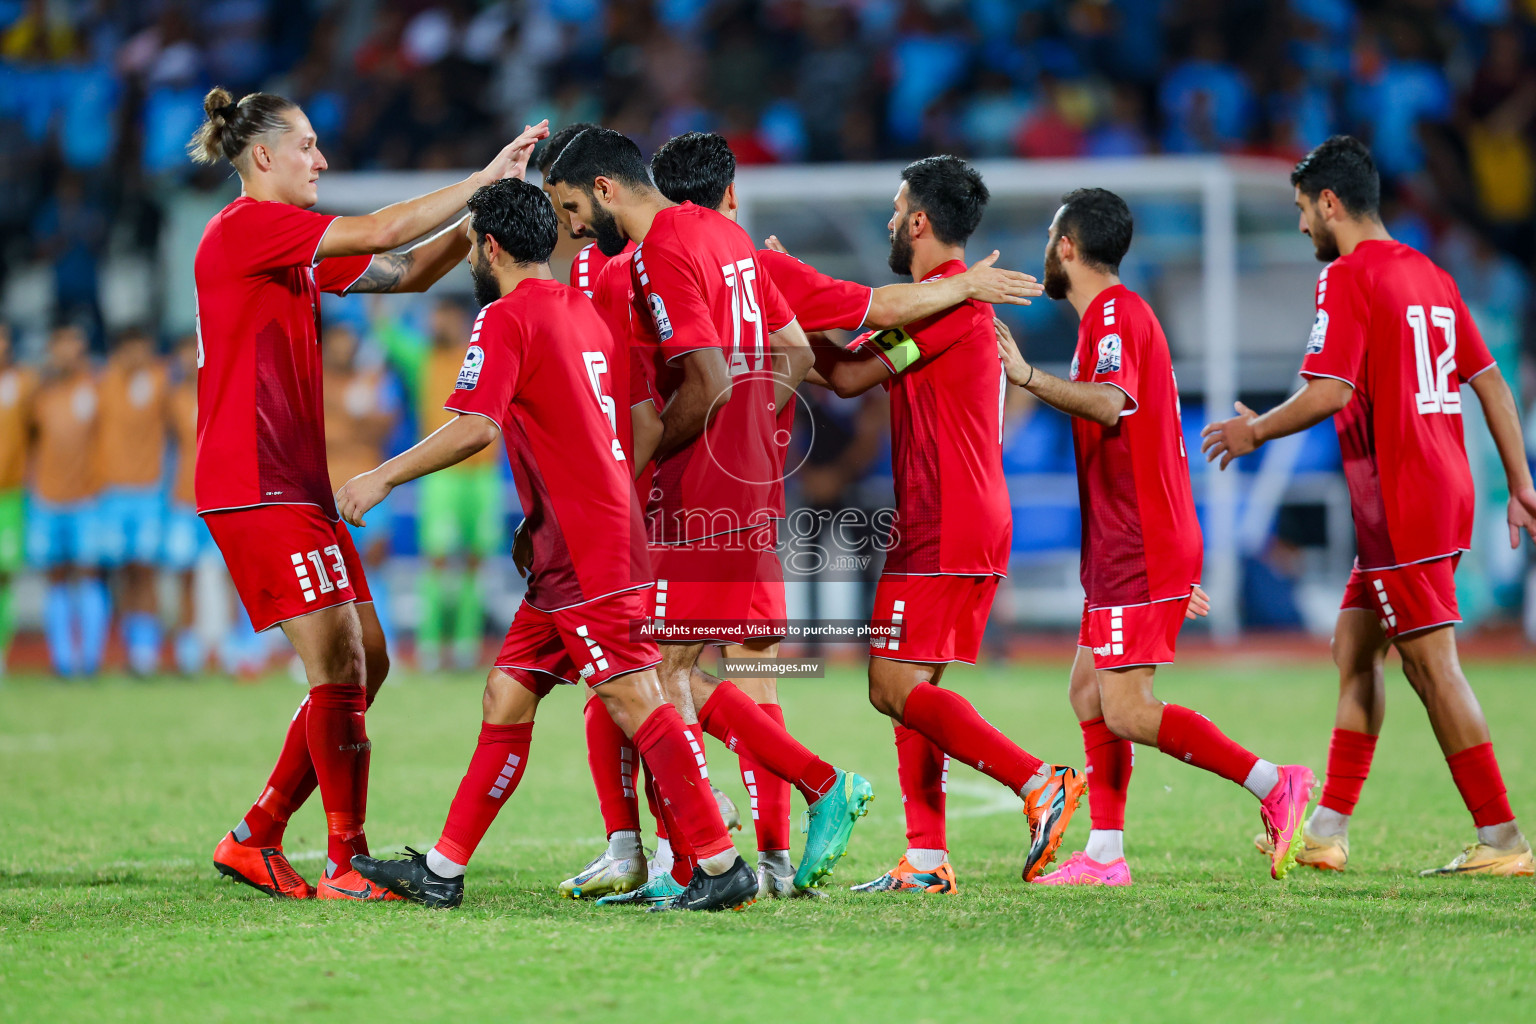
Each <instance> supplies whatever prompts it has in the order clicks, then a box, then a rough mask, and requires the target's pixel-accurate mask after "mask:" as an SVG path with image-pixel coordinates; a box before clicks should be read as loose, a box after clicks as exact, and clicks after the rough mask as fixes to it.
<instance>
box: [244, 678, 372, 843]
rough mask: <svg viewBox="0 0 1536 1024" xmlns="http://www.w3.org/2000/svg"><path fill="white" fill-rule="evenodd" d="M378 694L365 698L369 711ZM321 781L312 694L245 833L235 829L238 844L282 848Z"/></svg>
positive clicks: (298, 714) (302, 703) (301, 708)
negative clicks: (312, 740) (313, 741)
mask: <svg viewBox="0 0 1536 1024" xmlns="http://www.w3.org/2000/svg"><path fill="white" fill-rule="evenodd" d="M375 696H376V694H369V695H368V696H367V697H366V698H364V704H365V705H366V707H365V710H366V708H371V707H373V698H374V697H375ZM318 784H319V779H317V778H316V777H315V763H314V761H313V760H311V759H310V756H309V695H308V694H305V696H304V699H303V700H302V701H300V702H299V710H297V711H295V712H294V713H293V721H291V722H289V723H288V734H287V735H286V736H284V737H283V749H282V750H280V751H278V754H277V764H276V765H274V766H273V768H272V774H271V775H270V776H269V777H268V778H267V788H266V789H264V790H262V791H261V796H259V797H257V798H256V802H255V803H254V804H252V805H251V809H250V810H249V811H247V812H246V815H245V818H244V819H243V822H242V823H243V824H244V825H245V829H244V831H245V832H247V833H249V835H248V837H247V838H245V839H241V838H240V833H241V831H242V830H241V829H239V828H236V829H235V841H236V842H238V843H240V844H241V845H243V846H249V847H253V848H256V849H259V848H261V847H263V846H282V845H283V830H284V829H286V828H287V827H288V819H289V818H290V817H291V816H292V815H293V812H294V811H296V810H298V809H299V808H300V807H303V806H304V801H306V800H308V799H309V797H310V794H312V793H313V792H314V791H315V786H316V785H318Z"/></svg>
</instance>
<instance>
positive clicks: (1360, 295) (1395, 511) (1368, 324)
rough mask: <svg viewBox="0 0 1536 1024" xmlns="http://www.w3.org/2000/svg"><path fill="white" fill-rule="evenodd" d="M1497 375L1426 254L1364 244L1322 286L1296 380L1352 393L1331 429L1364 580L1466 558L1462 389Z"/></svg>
mask: <svg viewBox="0 0 1536 1024" xmlns="http://www.w3.org/2000/svg"><path fill="white" fill-rule="evenodd" d="M1493 365H1494V362H1493V356H1491V355H1490V354H1489V353H1488V346H1487V345H1485V344H1483V337H1482V335H1481V334H1480V333H1478V330H1477V325H1476V324H1475V323H1473V322H1472V316H1471V314H1470V313H1468V312H1467V307H1466V305H1465V304H1464V303H1463V302H1462V301H1461V293H1460V292H1459V291H1458V290H1457V288H1456V282H1454V281H1452V280H1451V276H1450V275H1449V274H1447V273H1446V272H1445V271H1443V270H1441V269H1440V268H1439V267H1437V266H1435V265H1434V263H1432V262H1430V259H1429V257H1427V256H1425V255H1424V254H1423V253H1420V252H1418V251H1417V250H1414V249H1412V248H1409V247H1408V246H1406V245H1403V244H1402V243H1401V242H1381V241H1369V242H1361V243H1360V244H1359V245H1357V246H1356V247H1355V251H1354V252H1352V253H1350V254H1349V255H1348V256H1341V257H1339V258H1338V259H1336V260H1334V261H1333V262H1332V263H1330V264H1328V266H1326V267H1324V268H1323V272H1322V273H1321V274H1319V275H1318V278H1317V319H1316V320H1315V321H1314V322H1313V324H1312V336H1311V337H1310V338H1309V339H1308V341H1307V354H1306V357H1305V358H1304V359H1303V360H1302V363H1301V374H1302V376H1304V377H1336V378H1338V379H1339V380H1342V381H1347V382H1348V383H1350V384H1352V385H1354V388H1355V394H1354V397H1353V398H1352V399H1351V400H1350V403H1349V404H1348V405H1347V406H1345V407H1344V409H1343V411H1341V412H1339V413H1338V414H1337V415H1335V416H1334V418H1333V422H1334V427H1335V428H1336V429H1337V430H1338V432H1339V448H1340V449H1341V450H1342V452H1343V455H1344V478H1345V479H1346V480H1347V481H1348V482H1349V501H1350V505H1351V506H1352V508H1353V511H1354V516H1355V537H1356V540H1357V542H1358V543H1357V547H1358V551H1359V564H1360V568H1362V569H1368V570H1369V569H1388V568H1393V567H1396V566H1400V565H1408V564H1411V563H1413V562H1424V561H1428V560H1430V559H1432V558H1442V557H1444V556H1446V555H1452V554H1455V553H1456V552H1458V551H1461V550H1464V549H1466V548H1468V547H1470V546H1471V543H1472V512H1473V504H1474V499H1475V494H1474V492H1473V490H1472V471H1471V469H1470V468H1469V466H1468V465H1467V450H1466V446H1465V442H1464V441H1463V438H1462V424H1461V385H1463V384H1465V383H1466V382H1467V381H1470V380H1471V379H1472V378H1473V377H1476V376H1477V375H1478V374H1480V373H1482V372H1483V371H1484V370H1487V369H1489V368H1491V367H1492V366H1493ZM1431 498H1432V499H1433V500H1428V499H1431Z"/></svg>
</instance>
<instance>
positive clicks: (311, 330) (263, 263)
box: [193, 196, 373, 520]
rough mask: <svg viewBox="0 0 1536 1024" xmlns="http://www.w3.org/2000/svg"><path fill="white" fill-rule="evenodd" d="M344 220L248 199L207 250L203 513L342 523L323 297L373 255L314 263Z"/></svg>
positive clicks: (198, 270)
mask: <svg viewBox="0 0 1536 1024" xmlns="http://www.w3.org/2000/svg"><path fill="white" fill-rule="evenodd" d="M335 219H336V218H335V217H333V216H327V215H325V214H320V213H315V212H314V211H312V210H305V209H303V208H301V207H298V206H290V205H288V204H287V203H271V202H258V201H257V200H255V199H251V198H248V197H246V196H241V197H240V198H239V199H236V200H235V201H234V202H232V203H230V204H229V205H228V206H226V207H224V209H222V210H220V211H219V212H218V213H217V214H216V215H214V218H213V219H212V220H210V221H209V222H208V226H207V227H206V228H205V229H204V230H203V240H202V241H201V242H200V243H198V246H197V258H196V260H195V261H194V264H193V267H194V273H195V275H196V281H197V366H198V372H197V472H196V492H197V510H198V512H199V513H202V512H214V511H222V510H226V509H235V508H249V507H251V506H254V505H316V506H319V508H320V509H321V510H323V511H324V512H325V514H326V515H328V516H330V517H331V519H333V520H334V519H336V518H337V515H336V503H335V500H334V498H333V496H332V494H331V480H330V474H329V472H328V471H327V469H326V464H325V403H324V401H323V400H322V398H321V369H320V343H319V337H320V293H321V292H323V291H324V292H333V293H335V294H341V293H343V292H345V291H346V290H347V289H348V288H350V287H351V286H352V285H354V284H356V283H357V279H358V278H360V277H362V276H363V272H364V271H366V270H367V269H368V264H369V263H370V262H371V261H372V259H373V257H372V256H346V257H341V258H337V259H328V260H321V261H320V262H319V263H316V262H315V253H316V252H317V251H318V250H319V248H320V239H321V238H322V237H323V236H324V235H325V231H326V228H328V227H330V224H331V221H333V220H335Z"/></svg>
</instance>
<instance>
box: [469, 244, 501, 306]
mask: <svg viewBox="0 0 1536 1024" xmlns="http://www.w3.org/2000/svg"><path fill="white" fill-rule="evenodd" d="M469 279H470V280H471V281H472V282H474V286H475V302H476V304H477V305H480V306H489V305H490V304H491V303H493V302H495V301H496V300H497V299H499V298H501V285H500V284H498V283H497V282H496V275H495V274H492V273H491V261H490V260H488V259H486V256H485V238H484V237H483V236H482V237H481V238H478V239H476V241H475V258H474V259H472V260H470V261H469Z"/></svg>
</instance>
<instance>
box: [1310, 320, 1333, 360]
mask: <svg viewBox="0 0 1536 1024" xmlns="http://www.w3.org/2000/svg"><path fill="white" fill-rule="evenodd" d="M1327 340H1328V311H1327V310H1326V309H1320V310H1318V311H1317V319H1316V320H1314V321H1312V333H1311V334H1310V335H1308V336H1307V355H1309V356H1315V355H1317V354H1318V353H1320V352H1322V350H1323V342H1325V341H1327Z"/></svg>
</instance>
